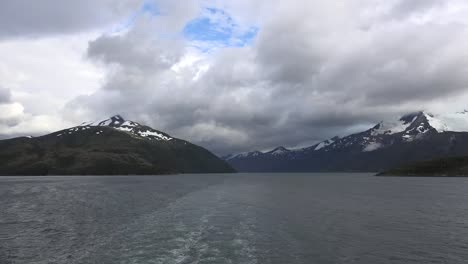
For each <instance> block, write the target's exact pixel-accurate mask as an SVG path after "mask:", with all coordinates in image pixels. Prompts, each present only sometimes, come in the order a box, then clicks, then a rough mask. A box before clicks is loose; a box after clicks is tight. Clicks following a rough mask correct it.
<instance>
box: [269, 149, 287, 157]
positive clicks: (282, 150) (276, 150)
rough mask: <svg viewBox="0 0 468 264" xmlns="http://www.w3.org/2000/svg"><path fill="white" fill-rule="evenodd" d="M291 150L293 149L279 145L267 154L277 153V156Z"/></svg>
mask: <svg viewBox="0 0 468 264" xmlns="http://www.w3.org/2000/svg"><path fill="white" fill-rule="evenodd" d="M289 152H291V150H289V149H287V148H285V147H277V148H275V149H273V150H272V151H269V152H267V153H265V154H271V155H275V156H278V155H283V154H286V153H289Z"/></svg>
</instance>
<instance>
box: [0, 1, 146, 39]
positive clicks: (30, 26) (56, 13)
mask: <svg viewBox="0 0 468 264" xmlns="http://www.w3.org/2000/svg"><path fill="white" fill-rule="evenodd" d="M141 2H142V1H139V0H117V1H112V0H79V1H57V0H41V1H35V0H2V1H0V39H1V38H5V37H28V36H32V37H35V36H41V35H44V34H56V33H73V32H77V31H84V30H89V29H95V28H98V27H99V26H106V25H110V24H111V23H115V22H117V21H118V20H119V19H123V18H125V17H127V16H128V15H129V14H130V12H134V11H135V10H136V7H137V6H138V5H139V4H141Z"/></svg>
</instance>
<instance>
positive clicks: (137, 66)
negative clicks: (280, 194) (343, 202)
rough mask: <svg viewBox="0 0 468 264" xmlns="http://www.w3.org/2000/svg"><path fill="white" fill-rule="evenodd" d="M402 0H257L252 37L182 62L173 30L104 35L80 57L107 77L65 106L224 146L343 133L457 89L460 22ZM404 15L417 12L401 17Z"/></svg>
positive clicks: (463, 31)
mask: <svg viewBox="0 0 468 264" xmlns="http://www.w3.org/2000/svg"><path fill="white" fill-rule="evenodd" d="M384 2H385V3H384ZM404 2H405V3H403V1H395V2H393V3H394V4H393V5H390V7H389V8H387V9H388V10H387V11H388V12H380V13H379V12H377V11H376V13H375V14H372V15H371V16H369V14H368V13H369V10H374V9H375V10H378V7H380V5H382V6H388V3H389V2H388V1H382V2H380V1H364V0H363V1H356V2H353V3H350V2H339V3H340V4H339V3H336V2H333V3H328V2H327V3H324V2H323V1H299V0H297V1H293V2H291V3H289V2H288V3H287V4H286V3H278V4H277V6H276V5H275V6H273V7H271V6H270V5H268V3H267V2H265V6H264V7H265V8H266V9H267V10H268V11H269V14H268V16H266V17H262V22H261V25H260V26H259V33H258V36H257V38H256V39H255V40H254V42H253V44H252V45H251V46H247V47H243V48H225V49H220V50H218V51H217V52H215V53H212V54H201V55H200V54H197V55H198V56H201V57H202V59H201V60H200V61H195V62H191V63H188V64H187V63H185V64H184V61H186V60H187V58H186V57H187V56H189V57H190V55H192V56H193V54H192V53H193V52H192V53H191V52H189V51H187V47H189V46H190V43H187V42H184V41H183V40H180V39H177V40H171V41H168V40H167V38H155V37H154V36H153V35H151V36H148V34H139V33H135V31H140V30H139V29H138V27H135V28H134V29H132V30H131V31H130V32H129V33H127V34H125V35H122V36H118V37H106V36H103V37H100V38H98V39H97V40H95V41H93V42H91V43H90V45H89V49H88V55H89V56H90V57H91V58H93V59H95V60H98V61H100V62H101V63H103V64H104V65H108V66H109V69H111V71H110V74H109V76H108V77H109V78H108V80H107V82H106V83H105V84H104V85H103V88H102V89H101V90H99V91H98V92H96V93H95V94H92V95H89V96H82V97H80V98H77V99H75V100H74V101H72V102H70V103H69V104H68V107H67V114H68V115H70V116H72V115H73V113H74V112H75V111H77V109H79V111H78V112H80V113H83V112H88V113H89V114H88V116H96V115H95V113H101V114H105V115H110V114H113V113H115V112H116V111H118V112H119V113H122V114H123V115H125V116H127V117H128V118H131V119H135V120H136V121H141V122H146V123H148V124H150V125H152V126H154V127H155V128H158V129H161V130H165V131H166V132H168V133H171V134H173V135H174V136H178V137H182V138H186V139H188V140H191V141H193V142H195V143H198V144H201V145H203V146H205V147H208V148H209V149H211V150H213V151H215V152H217V153H220V154H225V153H228V152H237V151H245V150H251V149H267V148H271V147H274V146H276V145H286V146H294V145H297V144H301V143H303V142H314V141H318V140H323V139H326V138H330V137H333V136H335V135H343V134H345V133H350V132H353V131H356V130H359V129H363V127H370V126H372V125H373V124H374V123H375V122H379V121H381V120H384V119H387V118H393V117H396V116H398V115H401V114H404V113H406V112H412V111H415V110H420V109H421V108H424V107H426V106H429V105H430V103H431V102H433V101H443V100H446V99H448V98H450V97H451V96H458V95H460V94H463V93H464V92H466V89H467V84H468V74H466V72H467V70H468V57H467V56H461V54H466V52H465V50H466V45H467V43H468V31H467V27H466V25H465V24H460V23H452V22H450V21H449V22H447V21H448V20H447V21H446V20H445V18H446V17H445V13H444V12H445V11H444V10H445V9H443V8H442V7H440V10H439V9H434V7H438V8H439V6H440V1H425V2H423V1H415V2H413V3H412V4H407V3H406V2H410V1H404ZM382 3H384V4H382ZM456 3H459V2H456ZM434 10H435V11H437V12H439V13H437V14H436V15H433V14H429V13H427V14H426V13H424V12H429V11H431V12H435V11H434ZM438 10H439V11H438ZM415 13H418V14H426V16H425V18H424V20H422V21H421V20H417V21H412V20H411V19H408V17H409V16H410V14H415ZM378 16H381V17H378ZM389 16H390V18H391V19H389ZM368 17H370V18H369V19H368ZM376 17H377V18H380V19H376ZM447 17H448V16H447ZM366 23H371V26H369V27H366V28H363V27H362V25H363V24H366ZM153 32H154V31H153ZM186 64H187V65H186ZM115 66H116V67H115Z"/></svg>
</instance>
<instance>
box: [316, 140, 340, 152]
mask: <svg viewBox="0 0 468 264" xmlns="http://www.w3.org/2000/svg"><path fill="white" fill-rule="evenodd" d="M339 139H340V138H339V137H334V138H331V139H327V140H325V141H322V142H320V143H319V144H317V146H316V147H315V148H314V150H321V149H323V148H325V147H328V146H330V145H331V144H333V143H335V141H338V140H339Z"/></svg>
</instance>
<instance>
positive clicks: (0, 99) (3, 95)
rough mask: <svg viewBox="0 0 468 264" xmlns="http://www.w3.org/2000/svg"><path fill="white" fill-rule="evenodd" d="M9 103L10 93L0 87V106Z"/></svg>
mask: <svg viewBox="0 0 468 264" xmlns="http://www.w3.org/2000/svg"><path fill="white" fill-rule="evenodd" d="M9 102H11V92H10V90H9V89H6V88H3V87H1V86H0V104H4V103H9Z"/></svg>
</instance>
